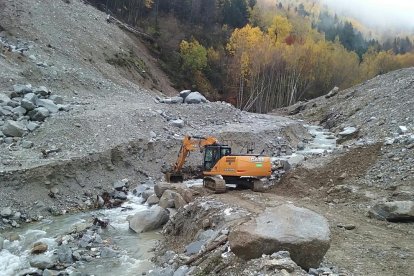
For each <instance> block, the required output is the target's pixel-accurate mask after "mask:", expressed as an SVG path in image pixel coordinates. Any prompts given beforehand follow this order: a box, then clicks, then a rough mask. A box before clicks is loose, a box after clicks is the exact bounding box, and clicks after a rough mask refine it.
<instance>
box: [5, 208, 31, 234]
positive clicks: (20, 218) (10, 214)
mask: <svg viewBox="0 0 414 276" xmlns="http://www.w3.org/2000/svg"><path fill="white" fill-rule="evenodd" d="M0 218H1V222H0V229H4V228H6V227H7V228H10V227H16V228H19V227H20V224H21V223H22V222H24V221H25V220H26V219H27V217H26V215H25V214H22V213H21V212H19V211H15V210H13V209H12V208H11V207H4V208H3V209H1V211H0Z"/></svg>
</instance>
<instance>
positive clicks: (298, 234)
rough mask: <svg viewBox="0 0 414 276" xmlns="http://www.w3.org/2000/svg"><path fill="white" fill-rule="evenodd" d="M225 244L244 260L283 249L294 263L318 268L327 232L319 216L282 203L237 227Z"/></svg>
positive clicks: (325, 222)
mask: <svg viewBox="0 0 414 276" xmlns="http://www.w3.org/2000/svg"><path fill="white" fill-rule="evenodd" d="M229 243H230V248H231V249H232V251H233V252H234V253H235V254H236V255H237V256H239V257H241V258H243V259H246V260H248V259H254V258H259V257H260V256H262V255H263V254H267V255H270V254H272V253H274V252H278V251H281V250H286V251H289V252H290V255H291V257H292V260H293V261H294V262H296V263H297V264H298V265H300V266H301V267H303V268H305V269H308V268H310V267H318V266H319V264H320V262H321V261H322V258H323V256H324V255H325V253H326V251H327V250H328V249H329V247H330V231H329V225H328V222H327V220H326V219H325V218H324V217H323V216H321V215H319V214H317V213H315V212H313V211H311V210H308V209H305V208H300V207H296V206H294V205H292V204H282V205H280V206H277V207H272V208H266V209H265V211H264V212H263V213H261V214H260V215H259V216H258V217H257V218H256V219H255V220H254V221H250V222H247V223H245V224H242V225H240V226H237V227H236V228H235V229H233V230H232V231H231V232H230V235H229Z"/></svg>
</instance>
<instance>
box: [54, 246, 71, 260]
mask: <svg viewBox="0 0 414 276" xmlns="http://www.w3.org/2000/svg"><path fill="white" fill-rule="evenodd" d="M72 254H73V253H72V249H71V248H70V247H69V246H67V245H62V246H59V247H58V249H57V257H58V260H59V262H61V263H66V264H71V263H72V262H73V258H72Z"/></svg>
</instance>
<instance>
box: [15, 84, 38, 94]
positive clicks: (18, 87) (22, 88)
mask: <svg viewBox="0 0 414 276" xmlns="http://www.w3.org/2000/svg"><path fill="white" fill-rule="evenodd" d="M13 90H14V92H16V93H17V94H27V93H32V91H33V90H32V85H31V84H26V85H24V84H15V85H13Z"/></svg>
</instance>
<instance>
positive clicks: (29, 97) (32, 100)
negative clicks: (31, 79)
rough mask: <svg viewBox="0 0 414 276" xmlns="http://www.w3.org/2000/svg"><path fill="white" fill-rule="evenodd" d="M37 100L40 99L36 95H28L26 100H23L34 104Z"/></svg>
mask: <svg viewBox="0 0 414 276" xmlns="http://www.w3.org/2000/svg"><path fill="white" fill-rule="evenodd" d="M37 99H38V97H37V95H36V94H35V93H28V94H26V95H24V98H23V100H26V101H29V102H31V103H33V104H36V101H37Z"/></svg>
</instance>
